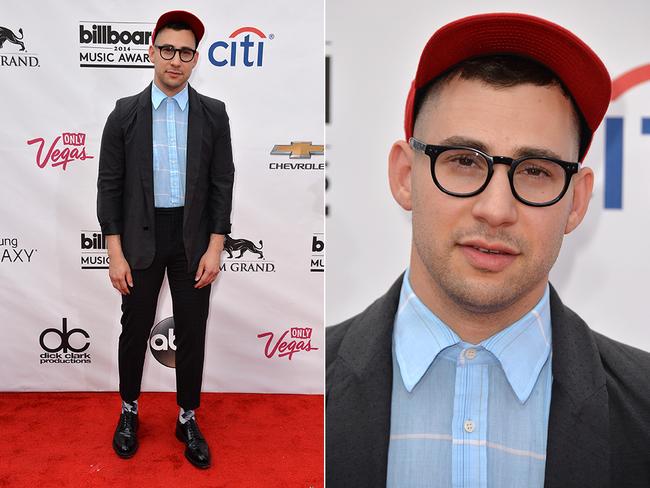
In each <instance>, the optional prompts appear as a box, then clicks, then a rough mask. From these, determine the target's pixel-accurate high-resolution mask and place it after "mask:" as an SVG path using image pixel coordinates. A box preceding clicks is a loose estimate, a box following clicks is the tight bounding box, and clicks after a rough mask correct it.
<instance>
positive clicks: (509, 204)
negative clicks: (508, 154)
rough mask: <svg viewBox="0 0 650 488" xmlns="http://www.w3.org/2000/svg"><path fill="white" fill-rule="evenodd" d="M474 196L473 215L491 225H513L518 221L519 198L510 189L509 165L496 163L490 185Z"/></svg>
mask: <svg viewBox="0 0 650 488" xmlns="http://www.w3.org/2000/svg"><path fill="white" fill-rule="evenodd" d="M474 198H475V202H474V206H473V207H472V215H473V216H474V218H476V219H478V220H481V221H483V222H485V223H486V224H488V225H489V226H490V227H500V226H503V225H511V224H513V223H514V222H516V221H517V216H518V214H517V200H515V197H514V195H513V194H512V190H511V189H510V180H509V179H508V167H507V166H505V165H502V164H497V165H495V166H494V174H493V175H492V179H491V180H490V182H489V183H488V186H487V187H486V188H485V190H483V191H482V192H481V193H479V194H478V195H476V197H474Z"/></svg>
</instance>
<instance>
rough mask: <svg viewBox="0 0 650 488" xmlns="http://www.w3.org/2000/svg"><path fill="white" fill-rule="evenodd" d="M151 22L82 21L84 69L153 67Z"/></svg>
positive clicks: (80, 27) (81, 65)
mask: <svg viewBox="0 0 650 488" xmlns="http://www.w3.org/2000/svg"><path fill="white" fill-rule="evenodd" d="M153 27H154V24H152V23H150V22H86V21H81V22H79V66H80V67H81V68H153V64H151V62H150V60H149V51H148V48H149V44H150V43H151V33H152V30H153Z"/></svg>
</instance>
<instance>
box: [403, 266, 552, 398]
mask: <svg viewBox="0 0 650 488" xmlns="http://www.w3.org/2000/svg"><path fill="white" fill-rule="evenodd" d="M409 276H410V275H409V270H407V271H406V273H405V274H404V280H403V282H402V290H401V293H400V301H399V307H398V309H397V314H396V316H395V327H394V330H393V345H394V348H395V349H394V350H395V358H396V360H397V363H398V365H399V369H400V373H401V376H402V382H403V383H404V387H405V388H406V389H407V390H408V391H409V392H410V391H412V390H413V388H415V386H416V385H417V384H418V382H419V381H420V380H421V379H422V377H423V376H424V374H425V373H426V372H427V370H428V369H429V366H431V363H433V361H434V360H435V359H436V357H437V356H438V355H439V354H440V352H441V351H443V350H444V349H446V348H448V347H450V346H454V345H455V344H458V343H460V342H461V339H460V337H458V335H457V334H456V333H455V332H454V331H453V330H452V329H451V328H449V326H447V325H446V324H445V323H444V322H442V321H441V320H440V319H439V318H438V317H437V316H436V315H435V314H434V313H433V312H432V311H431V310H429V309H428V308H427V307H426V305H424V303H422V301H421V300H420V299H419V298H418V296H417V295H416V294H415V292H414V291H413V289H412V288H411V284H410V282H409ZM480 346H482V347H484V348H485V349H486V350H488V351H489V352H491V353H492V354H493V355H494V356H495V357H496V358H497V360H498V361H499V363H500V364H501V367H502V369H503V371H504V373H505V375H506V378H507V379H508V382H509V384H510V386H511V388H512V390H513V391H514V393H515V394H516V395H517V398H518V399H519V401H520V402H521V403H524V402H525V401H526V400H527V399H528V397H529V396H530V393H531V392H532V390H533V388H534V386H535V383H536V382H537V378H538V377H539V373H540V371H541V370H542V367H543V366H544V364H545V363H546V361H547V360H548V358H549V356H550V353H551V310H550V303H549V287H548V285H547V286H546V291H545V292H544V296H543V297H542V299H541V300H540V301H539V302H538V303H537V305H535V307H533V309H532V310H531V311H530V312H528V313H527V314H526V315H524V316H523V317H522V318H521V319H519V320H518V321H517V322H515V323H514V324H512V325H510V326H508V327H506V328H505V329H503V330H502V331H500V332H499V333H497V334H495V335H493V336H492V337H490V338H488V339H486V340H484V341H483V342H481V343H480Z"/></svg>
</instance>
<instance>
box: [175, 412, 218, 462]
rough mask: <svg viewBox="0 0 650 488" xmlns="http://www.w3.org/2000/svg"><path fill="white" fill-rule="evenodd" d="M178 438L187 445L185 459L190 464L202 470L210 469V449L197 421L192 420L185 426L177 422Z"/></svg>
mask: <svg viewBox="0 0 650 488" xmlns="http://www.w3.org/2000/svg"><path fill="white" fill-rule="evenodd" d="M176 437H177V438H178V440H179V441H181V442H184V443H185V446H186V448H185V457H186V458H187V460H188V461H189V462H191V463H192V464H193V465H194V466H196V467H197V468H201V469H206V468H209V467H210V449H209V448H208V443H207V442H205V438H204V437H203V434H201V431H200V430H199V426H198V425H197V423H196V419H193V418H192V419H190V420H188V421H187V422H185V423H184V424H181V421H180V420H177V421H176Z"/></svg>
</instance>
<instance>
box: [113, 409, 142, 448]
mask: <svg viewBox="0 0 650 488" xmlns="http://www.w3.org/2000/svg"><path fill="white" fill-rule="evenodd" d="M137 433H138V415H137V414H135V413H131V412H124V413H122V415H120V421H119V422H118V423H117V428H116V429H115V434H114V435H113V450H114V451H115V453H116V454H117V455H118V456H120V457H121V458H124V459H128V458H130V457H133V455H134V454H135V451H137V450H138V435H137Z"/></svg>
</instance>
